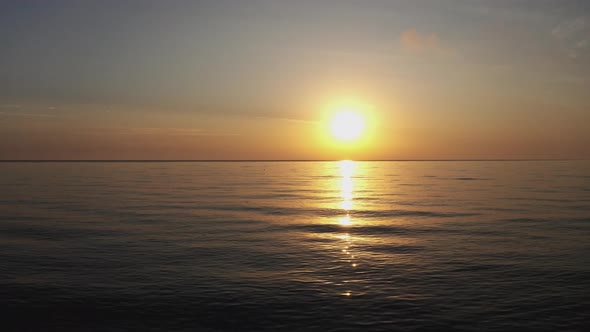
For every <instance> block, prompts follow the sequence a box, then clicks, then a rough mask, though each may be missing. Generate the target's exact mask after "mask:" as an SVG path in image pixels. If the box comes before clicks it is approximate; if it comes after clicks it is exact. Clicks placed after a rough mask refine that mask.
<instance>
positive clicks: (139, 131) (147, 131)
mask: <svg viewBox="0 0 590 332" xmlns="http://www.w3.org/2000/svg"><path fill="white" fill-rule="evenodd" d="M122 133H123V134H129V135H169V136H239V135H240V134H239V133H232V132H224V131H215V130H204V129H200V128H158V127H152V128H149V127H148V128H126V129H125V130H124V131H122Z"/></svg>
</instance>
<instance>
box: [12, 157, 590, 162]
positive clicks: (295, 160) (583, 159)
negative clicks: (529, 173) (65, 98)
mask: <svg viewBox="0 0 590 332" xmlns="http://www.w3.org/2000/svg"><path fill="white" fill-rule="evenodd" d="M343 160H351V161H359V162H411V161H446V162H452V161H586V160H590V159H586V158H580V159H573V158H563V159H562V158H555V159H552V158H538V159H358V160H354V159H0V163H19V162H20V163H26V162H29V163H43V162H71V163H74V162H75V163H84V162H91V163H92V162H96V163H123V162H129V163H131V162H144V163H148V162H150V163H157V162H338V161H343Z"/></svg>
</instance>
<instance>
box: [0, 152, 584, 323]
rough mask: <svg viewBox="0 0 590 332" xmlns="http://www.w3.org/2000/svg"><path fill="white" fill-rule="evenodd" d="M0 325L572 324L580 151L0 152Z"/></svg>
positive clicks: (578, 251) (580, 222)
mask: <svg viewBox="0 0 590 332" xmlns="http://www.w3.org/2000/svg"><path fill="white" fill-rule="evenodd" d="M0 188H1V192H0V313H1V316H2V321H1V322H0V325H1V326H2V328H1V329H2V330H3V331H180V330H186V331H308V330H309V331H396V330H399V331H412V330H448V329H454V330H465V331H467V330H484V331H505V330H539V331H541V330H546V331H568V330H578V331H582V330H584V329H588V328H590V162H586V161H575V162H572V161H551V162H500V161H497V162H350V161H344V162H178V163H174V162H167V163H157V162H151V163H142V162H137V163H124V162H118V163H102V162H94V163H93V162H88V163H0Z"/></svg>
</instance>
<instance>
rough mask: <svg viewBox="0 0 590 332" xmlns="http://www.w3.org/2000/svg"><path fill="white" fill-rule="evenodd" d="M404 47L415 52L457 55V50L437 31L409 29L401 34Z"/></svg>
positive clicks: (410, 51)
mask: <svg viewBox="0 0 590 332" xmlns="http://www.w3.org/2000/svg"><path fill="white" fill-rule="evenodd" d="M400 45H401V47H402V49H403V50H404V51H406V52H409V53H414V54H438V55H449V56H453V55H457V52H456V51H455V50H453V49H452V48H451V47H449V46H448V45H446V44H445V43H443V42H442V41H441V39H440V37H439V36H438V34H436V33H421V32H419V31H417V30H416V29H408V30H405V31H403V32H402V34H401V36H400Z"/></svg>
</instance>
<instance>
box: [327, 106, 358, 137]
mask: <svg viewBox="0 0 590 332" xmlns="http://www.w3.org/2000/svg"><path fill="white" fill-rule="evenodd" d="M330 128H331V130H332V135H334V137H336V138H337V139H339V140H342V141H351V140H354V139H357V138H358V137H359V136H361V134H362V133H363V130H364V129H365V122H364V119H363V118H362V117H361V116H360V115H359V114H358V113H356V112H354V111H348V110H344V111H339V112H337V113H336V114H335V115H334V118H333V119H332V122H331V126H330Z"/></svg>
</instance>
